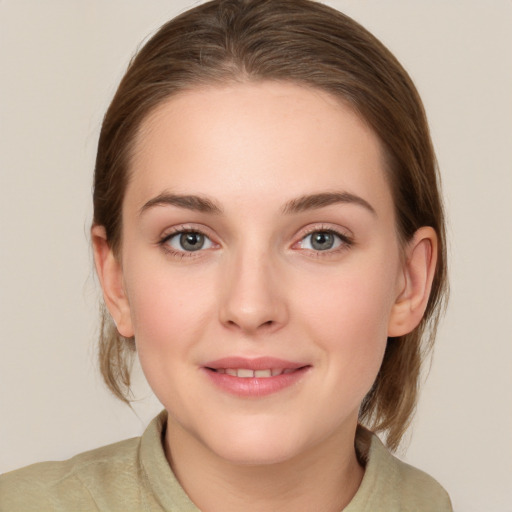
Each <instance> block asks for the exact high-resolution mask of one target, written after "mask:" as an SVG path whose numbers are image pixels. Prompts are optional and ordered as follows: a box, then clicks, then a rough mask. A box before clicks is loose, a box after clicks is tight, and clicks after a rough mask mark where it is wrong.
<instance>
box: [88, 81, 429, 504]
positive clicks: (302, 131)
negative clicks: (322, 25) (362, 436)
mask: <svg viewBox="0 0 512 512" xmlns="http://www.w3.org/2000/svg"><path fill="white" fill-rule="evenodd" d="M134 155H135V156H134V159H133V162H132V168H131V172H132V174H131V179H130V182H129V185H128V188H127V191H126V196H125V198H124V202H123V233H122V250H121V257H120V258H119V259H116V258H115V256H114V255H113V253H112V251H111V250H110V248H109V246H108V242H107V240H106V237H105V233H104V230H103V228H102V227H101V226H95V227H94V228H93V232H92V235H93V244H94V249H95V258H96V264H97V269H98V275H99V276H100V280H101V282H102V286H103V290H104V295H105V301H106V304H107V306H108V308H109V310H110V312H111V314H112V316H113V318H114V320H115V321H116V324H117V326H118V329H119V332H120V333H121V334H122V335H124V336H133V335H134V336H135V339H136V344H137V351H138V355H139V358H140V361H141V365H142V368H143V370H144V373H145V375H146V377H147V379H148V382H149V384H150V385H151V387H152V389H153V390H154V392H155V394H156V395H157V397H158V398H159V399H160V401H161V402H162V404H163V405H164V406H165V408H166V409H167V411H168V412H169V424H168V429H167V433H166V439H165V448H166V454H167V458H168V460H169V463H170V464H171V466H172V468H173V470H174V471H175V473H176V475H177V477H178V479H179V481H180V482H181V484H182V485H183V487H184V488H185V490H186V491H187V493H188V494H189V496H190V497H191V499H192V500H193V501H194V502H195V503H196V504H197V505H198V507H199V508H200V509H201V510H205V511H210V510H211V511H214V510H223V511H229V510H246V511H249V510H262V509H265V510H283V511H284V510H294V511H297V510H325V511H330V510H340V509H341V508H342V507H344V506H346V504H347V503H348V502H349V501H350V500H351V498H352V497H353V496H354V494H355V493H356V491H357V488H358V486H359V484H360V482H361V479H362V476H363V472H364V470H363V468H361V467H360V466H359V464H358V462H357V459H356V455H355V451H354V436H355V430H356V426H357V418H358V410H359V407H360V404H361V401H362V400H363V398H364V396H365V394H366V393H367V392H368V391H369V389H370V387H371V385H372V383H373V382H374V380H375V377H376V375H377V372H378V370H379V367H380V364H381V361H382V357H383V354H384V350H385V346H386V340H387V337H388V336H398V335H401V334H405V333H406V332H409V331H410V330H412V329H413V328H414V327H415V326H416V325H417V324H418V323H419V321H420V319H421V317H422V314H423V311H424V308H425V306H426V301H427V299H428V293H429V291H430V283H431V280H432V275H433V270H434V268H435V256H434V255H435V253H436V251H435V246H436V236H435V233H434V232H433V230H432V229H431V228H421V229H420V230H418V232H417V233H416V235H415V237H414V238H413V240H412V241H411V242H410V243H409V244H408V245H407V246H406V247H401V246H400V244H399V241H398V238H397V235H396V227H395V226H396V220H395V216H394V208H393V201H392V197H391V191H390V189H389V186H388V183H387V181H386V176H385V169H384V164H383V156H382V150H381V144H380V142H379V140H378V138H377V137H376V135H375V134H374V133H373V131H372V130H371V129H370V128H369V127H368V126H367V125H366V124H365V123H364V122H363V121H362V120H361V119H360V118H359V117H358V116H357V115H356V114H355V113H354V112H353V111H352V110H351V109H350V108H349V107H348V106H346V105H344V104H343V103H341V102H340V101H339V100H336V99H334V98H333V97H331V96H329V95H328V94H326V93H323V92H321V91H317V90H314V89H308V88H304V87H299V86H297V85H293V84H284V83H258V84H254V83H245V84H236V85H229V86H224V87H211V88H203V89H194V90H191V91H188V92H183V93H180V94H179V95H177V96H174V97H172V98H171V99H169V100H167V101H166V102H165V103H163V104H162V105H160V106H159V107H158V108H157V109H156V111H155V112H153V113H152V114H151V115H150V116H149V117H148V118H147V119H146V120H145V121H144V123H143V125H142V126H141V129H140V131H139V134H138V138H137V140H136V144H135V152H134ZM333 192H337V193H338V192H339V193H340V194H344V195H342V196H341V198H342V199H343V200H341V201H335V202H332V204H324V205H323V206H321V205H319V204H316V206H315V207H312V206H311V204H310V205H309V207H306V206H307V205H306V206H304V204H303V205H302V206H303V208H302V209H300V208H297V207H296V208H295V210H300V211H295V210H294V208H293V205H295V206H297V200H298V198H303V197H304V196H307V195H311V194H331V193H333ZM169 194H174V195H181V196H183V195H184V196H189V195H194V196H199V197H200V198H203V199H205V198H206V199H208V201H210V203H214V204H215V206H216V207H217V208H218V210H219V211H218V212H217V211H213V212H212V211H198V210H196V209H192V208H190V206H191V205H190V204H187V205H186V207H184V204H177V203H176V201H174V200H173V202H174V203H175V204H170V203H169V202H166V201H162V200H161V199H162V197H164V196H165V195H167V196H168V195H169ZM322 197H323V198H324V199H325V196H322ZM338 199H339V198H338ZM317 203H318V202H317ZM324 203H325V201H324ZM365 203H366V204H365ZM203 206H204V205H203ZM284 210H286V211H284ZM291 210H294V211H291ZM184 228H186V229H188V230H193V231H195V232H199V233H203V234H204V235H205V236H206V237H207V238H205V245H204V246H203V247H204V248H203V249H201V250H197V251H188V252H187V251H186V250H184V248H183V247H182V246H181V245H180V236H179V235H176V230H180V229H184ZM312 232H314V233H317V234H318V233H319V232H320V233H324V234H325V233H326V232H329V233H333V232H336V233H338V234H337V235H332V236H333V240H334V245H333V247H332V248H328V249H325V248H324V246H322V248H321V250H318V246H315V247H316V248H317V250H315V247H313V245H312V238H311V233H312ZM162 240H165V241H164V242H162ZM227 356H242V357H245V358H249V359H251V358H255V357H261V356H271V357H276V358H280V359H285V360H291V361H299V362H301V363H303V364H305V365H308V369H307V371H306V372H304V374H303V375H302V376H301V378H300V379H298V380H297V381H296V382H294V384H293V385H291V386H289V387H286V388H285V389H282V390H281V391H279V392H276V393H272V394H270V395H267V396H263V397H240V396H234V395H232V394H229V393H226V392H225V391H224V390H221V389H219V388H218V387H217V386H215V385H213V384H212V382H211V380H210V379H209V378H208V377H207V376H206V374H205V371H204V366H205V364H206V363H207V362H209V361H213V360H216V359H219V358H222V357H227ZM251 507H253V508H251Z"/></svg>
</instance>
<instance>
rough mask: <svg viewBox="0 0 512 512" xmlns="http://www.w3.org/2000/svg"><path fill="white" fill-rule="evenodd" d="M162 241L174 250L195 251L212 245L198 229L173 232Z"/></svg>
mask: <svg viewBox="0 0 512 512" xmlns="http://www.w3.org/2000/svg"><path fill="white" fill-rule="evenodd" d="M163 243H165V244H166V245H168V246H169V247H170V248H171V249H172V250H174V251H176V252H195V251H200V250H201V249H210V248H211V247H213V242H212V241H211V240H210V239H209V238H208V237H207V236H206V235H204V234H203V233H200V232H199V231H184V232H183V231H182V232H178V233H174V234H173V235H170V236H168V237H167V238H165V239H164V240H163Z"/></svg>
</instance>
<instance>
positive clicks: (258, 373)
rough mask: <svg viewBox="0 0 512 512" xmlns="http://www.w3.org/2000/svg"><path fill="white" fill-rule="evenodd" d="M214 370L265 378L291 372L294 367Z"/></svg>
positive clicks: (234, 374)
mask: <svg viewBox="0 0 512 512" xmlns="http://www.w3.org/2000/svg"><path fill="white" fill-rule="evenodd" d="M216 371H217V373H225V374H226V375H231V376H232V377H240V378H242V379H252V378H254V377H257V378H263V379H266V378H268V377H275V376H276V375H281V374H282V373H285V374H287V373H292V372H294V371H295V369H294V368H287V369H286V370H283V369H282V368H269V369H266V370H249V369H248V368H217V370H216Z"/></svg>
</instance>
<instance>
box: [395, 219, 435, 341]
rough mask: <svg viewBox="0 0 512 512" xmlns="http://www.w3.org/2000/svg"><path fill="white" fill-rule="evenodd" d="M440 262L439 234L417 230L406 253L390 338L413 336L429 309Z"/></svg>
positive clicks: (426, 228) (430, 229)
mask: <svg viewBox="0 0 512 512" xmlns="http://www.w3.org/2000/svg"><path fill="white" fill-rule="evenodd" d="M436 263H437V234H436V232H435V230H434V229H433V228H431V227H426V226H425V227H422V228H420V229H418V231H416V233H415V234H414V236H413V238H412V240H411V241H410V242H409V243H408V244H407V247H406V250H405V261H404V264H403V279H402V280H401V287H400V290H399V293H398V296H397V298H396V301H395V303H394V305H393V309H392V310H391V316H390V319H389V324H388V336H390V337H396V336H403V335H404V334H408V333H410V332H411V331H412V330H413V329H414V328H415V327H417V325H418V324H419V323H420V322H421V319H422V318H423V314H424V313H425V309H426V307H427V303H428V298H429V296H430V290H431V288H432V280H433V279H434V272H435V269H436Z"/></svg>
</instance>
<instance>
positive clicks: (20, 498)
mask: <svg viewBox="0 0 512 512" xmlns="http://www.w3.org/2000/svg"><path fill="white" fill-rule="evenodd" d="M166 419H167V413H166V412H165V411H163V412H162V413H161V414H159V415H158V416H157V417H156V418H155V419H154V420H153V421H152V422H151V423H150V425H149V426H148V428H147V429H146V431H145V432H144V434H143V435H142V437H137V438H133V439H128V440H126V441H121V442H120V443H115V444H111V445H108V446H105V447H103V448H98V449H96V450H92V451H89V452H85V453H82V454H80V455H77V456H76V457H73V458H71V459H69V460H67V461H62V462H41V463H38V464H33V465H32V466H28V467H26V468H22V469H18V470H16V471H12V472H10V473H6V474H4V475H2V476H0V511H1V512H30V511H38V512H46V511H56V512H71V511H72V512H80V511H105V512H107V511H108V512H114V511H119V512H132V511H144V512H149V511H151V512H153V511H155V512H156V511H159V512H161V511H172V512H198V511H199V509H198V508H197V507H196V506H195V505H194V504H193V503H192V501H191V500H190V498H189V497H188V496H187V494H186V493H185V491H184V490H183V488H182V487H181V486H180V484H179V483H178V481H177V480H176V478H175V476H174V474H173V472H172V470H171V468H170V466H169V464H168V462H167V459H166V457H165V453H164V449H163V444H162V436H163V432H165V425H166ZM356 445H357V448H358V451H359V453H360V454H361V456H362V458H363V459H366V461H367V462H366V469H365V474H364V477H363V481H362V483H361V486H360V487H359V490H358V491H357V493H356V495H355V496H354V498H353V499H352V501H351V502H350V504H349V505H348V506H347V507H345V509H344V512H399V511H403V512H406V511H407V512H415V511H418V512H419V511H421V512H450V511H451V510H452V508H451V505H450V499H449V497H448V495H447V493H446V491H445V490H444V489H443V488H442V487H441V486H440V485H439V484H438V483H437V482H436V481H435V480H434V479H433V478H431V477H430V476H428V475H427V474H425V473H423V472H422V471H419V470H418V469H415V468H413V467H412V466H409V465H407V464H405V463H403V462H401V461H399V460H398V459H397V458H395V457H393V456H392V455H391V454H390V453H389V452H388V450H387V449H386V448H385V447H384V445H383V444H382V443H381V441H380V440H379V438H378V437H377V436H375V435H373V434H371V433H369V432H368V431H365V430H363V429H358V436H357V438H356ZM311 512H317V511H311Z"/></svg>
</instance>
